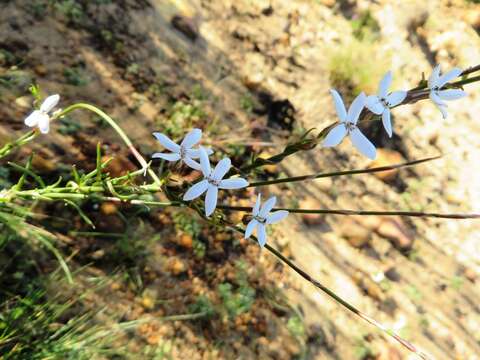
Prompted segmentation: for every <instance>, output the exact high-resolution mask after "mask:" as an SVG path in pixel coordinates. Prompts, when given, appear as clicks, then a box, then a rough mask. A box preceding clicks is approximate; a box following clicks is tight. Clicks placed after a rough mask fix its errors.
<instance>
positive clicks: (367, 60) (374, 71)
mask: <svg viewBox="0 0 480 360" xmlns="http://www.w3.org/2000/svg"><path fill="white" fill-rule="evenodd" d="M378 54H379V52H378V51H377V46H376V45H375V44H374V43H371V42H369V41H360V40H357V39H352V40H351V41H350V42H349V43H348V44H346V45H345V46H341V47H338V48H337V49H333V51H332V52H331V57H330V59H329V62H328V69H329V74H330V82H331V84H332V87H334V88H335V89H337V90H338V91H339V92H340V93H341V94H342V96H343V98H344V99H345V102H346V103H347V104H348V103H350V102H351V100H353V98H354V97H355V96H356V95H358V94H359V93H360V92H362V91H364V92H366V93H369V94H372V93H376V91H377V85H378V82H379V81H380V80H381V78H382V77H383V75H385V73H386V72H387V71H388V66H389V63H390V56H388V55H385V54H382V57H381V58H380V57H379V56H378Z"/></svg>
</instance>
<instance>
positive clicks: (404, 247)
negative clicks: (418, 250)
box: [377, 218, 414, 251]
mask: <svg viewBox="0 0 480 360" xmlns="http://www.w3.org/2000/svg"><path fill="white" fill-rule="evenodd" d="M377 233H378V234H379V235H380V236H382V237H384V238H386V239H388V240H389V241H390V242H391V243H392V244H393V246H395V248H397V249H398V250H400V251H408V250H411V248H412V245H413V241H414V237H413V234H412V231H411V230H410V229H408V228H407V226H406V225H405V223H404V222H403V221H402V220H401V219H400V218H394V219H383V221H382V222H381V223H380V226H379V227H378V229H377Z"/></svg>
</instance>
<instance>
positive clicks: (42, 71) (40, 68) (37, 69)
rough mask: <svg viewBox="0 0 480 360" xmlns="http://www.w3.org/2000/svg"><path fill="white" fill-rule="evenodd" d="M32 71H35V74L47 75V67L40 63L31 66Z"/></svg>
mask: <svg viewBox="0 0 480 360" xmlns="http://www.w3.org/2000/svg"><path fill="white" fill-rule="evenodd" d="M33 71H35V74H37V75H38V76H45V75H47V68H46V67H45V66H44V65H42V64H40V65H37V66H35V67H34V68H33Z"/></svg>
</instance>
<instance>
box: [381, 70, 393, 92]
mask: <svg viewBox="0 0 480 360" xmlns="http://www.w3.org/2000/svg"><path fill="white" fill-rule="evenodd" d="M391 84H392V72H391V71H389V72H387V73H386V74H385V76H384V77H383V79H382V80H381V81H380V84H379V85H378V95H379V96H380V97H382V98H384V97H386V96H387V94H388V88H389V87H390V85H391Z"/></svg>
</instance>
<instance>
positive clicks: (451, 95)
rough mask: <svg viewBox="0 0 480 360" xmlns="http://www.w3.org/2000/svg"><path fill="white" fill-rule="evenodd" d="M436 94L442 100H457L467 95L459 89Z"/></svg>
mask: <svg viewBox="0 0 480 360" xmlns="http://www.w3.org/2000/svg"><path fill="white" fill-rule="evenodd" d="M437 94H438V97H439V98H440V99H442V100H457V99H460V98H462V97H465V96H467V95H468V94H467V93H466V92H465V91H463V90H460V89H448V90H440V91H438V92H437Z"/></svg>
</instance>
